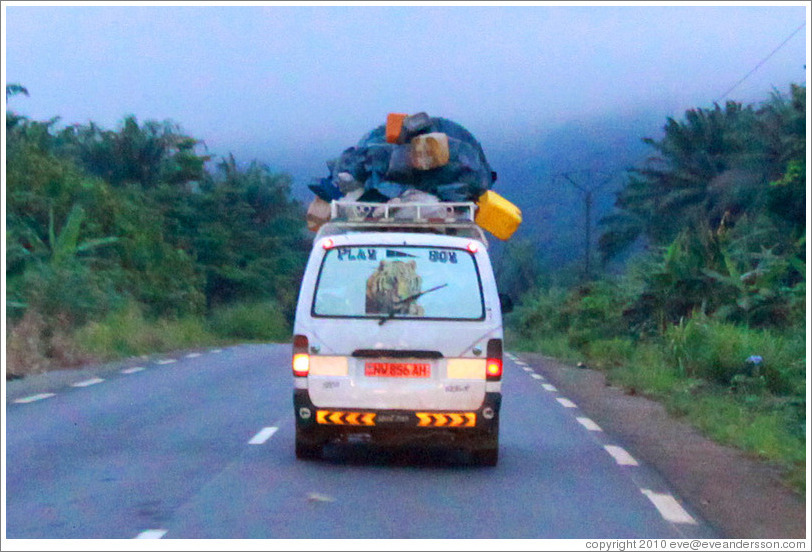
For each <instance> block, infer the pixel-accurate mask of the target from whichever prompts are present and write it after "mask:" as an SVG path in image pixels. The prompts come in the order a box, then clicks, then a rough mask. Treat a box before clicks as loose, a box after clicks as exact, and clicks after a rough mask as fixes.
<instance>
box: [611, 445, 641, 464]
mask: <svg viewBox="0 0 812 552" xmlns="http://www.w3.org/2000/svg"><path fill="white" fill-rule="evenodd" d="M603 448H604V449H606V452H608V453H609V454H611V455H612V458H614V459H615V462H617V463H618V464H620V465H621V466H637V465H639V464H638V463H637V460H635V459H634V458H633V457H632V455H631V454H629V453H628V452H626V450H625V449H624V448H622V447H618V446H616V445H603Z"/></svg>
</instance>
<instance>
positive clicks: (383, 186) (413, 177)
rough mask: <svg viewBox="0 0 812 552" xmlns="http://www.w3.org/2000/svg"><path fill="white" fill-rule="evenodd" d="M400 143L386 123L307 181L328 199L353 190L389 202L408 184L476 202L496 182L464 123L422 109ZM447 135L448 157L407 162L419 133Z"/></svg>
mask: <svg viewBox="0 0 812 552" xmlns="http://www.w3.org/2000/svg"><path fill="white" fill-rule="evenodd" d="M406 121H407V122H410V123H411V124H407V123H404V128H403V131H402V132H401V136H400V139H399V140H398V143H389V142H387V141H386V125H381V126H379V127H377V128H375V129H373V130H372V131H370V132H369V133H367V134H366V136H364V137H363V138H362V139H361V141H360V142H358V145H356V146H353V147H350V148H347V149H346V150H344V152H342V153H341V155H340V156H339V157H338V158H337V159H334V160H332V161H329V162H328V163H327V167H328V169H329V170H330V174H329V176H327V177H325V178H321V179H319V180H318V181H316V182H314V183H313V184H311V185H310V186H309V188H310V190H312V191H313V193H315V194H316V195H317V196H318V197H319V198H321V199H323V200H325V201H327V202H329V201H332V200H336V199H341V198H343V197H345V196H346V195H347V194H350V193H351V194H352V196H353V198H354V199H356V200H358V201H373V202H386V201H389V200H390V199H393V198H395V197H398V196H400V195H401V194H402V193H403V192H405V191H407V190H410V189H417V190H420V191H422V192H426V193H429V194H432V195H434V196H437V197H438V198H439V199H440V200H441V201H476V200H477V198H479V196H480V195H482V194H483V193H484V192H485V191H487V190H489V189H490V188H491V187H492V186H493V183H494V182H495V181H496V173H495V172H493V171H492V170H491V167H490V165H489V164H488V161H487V160H486V159H485V153H484V151H483V150H482V146H481V145H480V144H479V142H478V141H477V140H476V138H474V136H473V135H472V134H471V133H470V132H469V131H468V130H466V129H465V128H464V127H463V126H461V125H459V124H457V123H455V122H453V121H450V120H448V119H444V118H441V117H428V116H427V115H426V114H425V113H419V114H417V115H413V116H412V117H410V118H407V119H406ZM428 133H444V134H445V135H446V136H448V154H449V155H448V162H447V163H445V164H444V165H443V166H440V167H436V168H432V169H428V170H420V169H416V168H414V167H413V166H412V164H411V163H410V162H409V147H410V144H409V142H410V141H411V139H412V138H414V137H415V136H418V135H421V134H428Z"/></svg>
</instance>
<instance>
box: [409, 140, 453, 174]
mask: <svg viewBox="0 0 812 552" xmlns="http://www.w3.org/2000/svg"><path fill="white" fill-rule="evenodd" d="M411 150H412V151H411V161H412V166H413V167H414V168H415V169H419V170H421V171H427V170H429V169H436V168H437V167H442V166H443V165H445V164H447V163H448V158H449V152H448V136H447V135H446V134H445V133H443V132H430V133H429V134H420V135H418V136H415V137H414V138H412V142H411Z"/></svg>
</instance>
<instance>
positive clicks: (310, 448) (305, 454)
mask: <svg viewBox="0 0 812 552" xmlns="http://www.w3.org/2000/svg"><path fill="white" fill-rule="evenodd" d="M296 458H298V459H299V460H318V459H319V458H321V446H320V445H312V444H310V443H303V442H301V441H300V440H299V439H296Z"/></svg>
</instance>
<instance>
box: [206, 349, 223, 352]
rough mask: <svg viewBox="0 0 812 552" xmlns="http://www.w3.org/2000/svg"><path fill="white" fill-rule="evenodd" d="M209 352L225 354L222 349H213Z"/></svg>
mask: <svg viewBox="0 0 812 552" xmlns="http://www.w3.org/2000/svg"><path fill="white" fill-rule="evenodd" d="M209 352H210V353H222V352H223V350H222V349H212V350H211V351H209Z"/></svg>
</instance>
